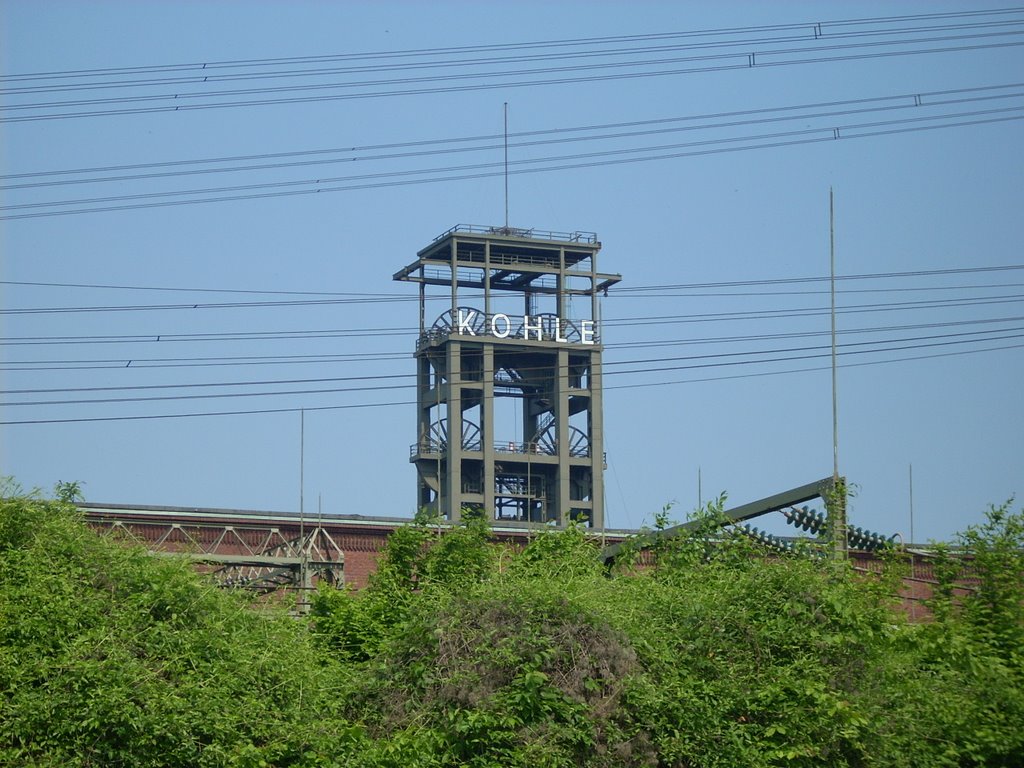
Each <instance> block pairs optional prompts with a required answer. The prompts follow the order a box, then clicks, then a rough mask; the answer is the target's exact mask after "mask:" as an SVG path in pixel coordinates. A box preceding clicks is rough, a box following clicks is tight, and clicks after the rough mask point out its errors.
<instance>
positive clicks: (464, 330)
mask: <svg viewBox="0 0 1024 768" xmlns="http://www.w3.org/2000/svg"><path fill="white" fill-rule="evenodd" d="M474 317H476V310H474V309H471V310H469V315H467V316H466V317H463V316H462V310H461V309H460V310H459V335H460V336H461V335H463V334H469V335H470V336H476V331H474V330H473V328H472V327H471V326H470V323H472V322H473V318H474Z"/></svg>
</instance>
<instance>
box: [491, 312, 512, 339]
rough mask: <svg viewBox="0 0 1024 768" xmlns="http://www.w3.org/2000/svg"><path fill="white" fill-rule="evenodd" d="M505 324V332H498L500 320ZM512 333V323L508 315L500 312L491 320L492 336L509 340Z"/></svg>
mask: <svg viewBox="0 0 1024 768" xmlns="http://www.w3.org/2000/svg"><path fill="white" fill-rule="evenodd" d="M499 319H500V320H501V321H502V322H503V323H505V328H504V329H503V330H500V331H499V330H498V320H499ZM510 333H512V321H511V320H509V319H508V315H506V314H503V313H502V312H499V313H498V314H496V315H494V316H493V317H492V318H491V335H492V336H497V337H498V338H499V339H507V338H508V335H509V334H510Z"/></svg>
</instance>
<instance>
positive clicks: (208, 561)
mask: <svg viewBox="0 0 1024 768" xmlns="http://www.w3.org/2000/svg"><path fill="white" fill-rule="evenodd" d="M89 523H90V525H92V526H93V527H94V528H97V529H99V530H104V531H106V532H108V533H109V534H110V535H111V536H114V537H117V538H121V539H125V540H128V541H132V542H134V543H138V544H139V545H141V546H144V547H146V548H147V549H148V550H150V551H151V552H153V553H155V554H158V555H168V556H170V555H173V556H176V557H185V558H187V559H189V560H192V561H194V562H196V563H199V564H201V565H202V566H204V567H205V568H206V569H208V572H209V574H210V576H211V577H212V578H213V580H214V581H215V582H216V583H218V584H219V585H221V586H224V587H234V588H241V589H247V590H251V591H253V592H255V593H257V594H268V593H270V592H274V591H276V590H279V589H290V590H297V591H298V592H299V599H298V601H297V602H298V604H299V607H300V608H301V607H303V606H305V604H306V600H305V596H304V595H305V592H306V591H308V590H310V589H312V587H313V585H314V583H315V582H316V581H318V580H320V579H324V580H327V581H328V582H330V583H332V584H341V583H342V582H343V580H344V564H345V555H344V552H343V551H342V548H341V546H339V544H338V543H337V542H336V541H335V539H334V538H333V536H332V534H331V532H330V531H329V530H327V529H326V528H324V527H322V526H320V525H316V524H314V525H311V526H308V527H307V526H306V525H305V523H304V521H295V522H294V523H292V524H289V525H280V524H275V522H273V521H262V520H257V519H249V520H232V521H225V522H219V521H214V520H195V521H191V520H177V521H176V520H173V519H168V518H167V517H164V518H162V519H161V518H157V517H154V516H152V515H146V516H141V515H140V516H135V517H132V516H116V517H115V516H102V515H100V516H97V515H89ZM296 527H297V528H298V529H299V530H298V535H294V534H295V528H296Z"/></svg>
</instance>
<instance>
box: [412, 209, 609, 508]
mask: <svg viewBox="0 0 1024 768" xmlns="http://www.w3.org/2000/svg"><path fill="white" fill-rule="evenodd" d="M600 249H601V243H600V242H598V240H597V236H596V235H595V234H594V233H591V232H540V231H536V230H524V229H513V228H509V227H479V226H467V225H459V226H456V227H453V228H452V229H450V230H448V231H447V232H445V233H443V234H441V235H440V236H439V237H437V238H435V239H434V241H433V242H432V243H430V245H428V246H427V247H425V248H423V249H422V250H421V251H420V252H419V253H418V254H417V259H416V261H414V262H412V263H411V264H409V265H408V266H406V267H404V268H403V269H401V270H399V271H398V272H397V273H395V275H394V279H395V280H398V281H402V282H411V283H416V284H418V285H419V331H420V333H419V338H418V340H417V342H416V352H415V358H416V369H417V384H416V388H417V416H416V434H417V437H416V442H415V443H414V444H413V445H412V447H411V449H410V455H409V460H410V461H411V462H412V463H413V464H415V465H416V470H417V490H416V506H417V508H418V509H427V510H432V511H435V512H437V513H439V514H441V515H442V516H443V517H444V518H446V519H447V520H450V521H453V522H454V521H457V520H459V518H460V516H461V514H462V513H463V511H474V512H477V511H479V512H483V513H484V514H486V515H487V516H488V518H489V519H490V521H491V522H492V523H497V524H501V525H523V526H529V525H536V524H554V525H557V526H563V525H566V524H567V523H568V522H570V521H577V522H579V523H582V524H585V525H587V526H590V527H593V528H603V527H604V508H603V498H604V434H603V426H602V396H601V379H602V371H601V353H602V346H601V328H600V307H599V303H598V295H599V294H600V293H602V292H606V291H607V289H608V288H609V287H610V286H612V285H614V284H615V283H617V282H619V280H621V277H620V276H619V275H617V274H607V273H602V272H599V271H598V268H597V254H598V251H599V250H600Z"/></svg>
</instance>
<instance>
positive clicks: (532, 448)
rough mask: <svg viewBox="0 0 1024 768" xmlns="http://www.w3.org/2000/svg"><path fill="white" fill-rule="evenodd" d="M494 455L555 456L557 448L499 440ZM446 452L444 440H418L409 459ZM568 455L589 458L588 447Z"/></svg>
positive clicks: (474, 445)
mask: <svg viewBox="0 0 1024 768" xmlns="http://www.w3.org/2000/svg"><path fill="white" fill-rule="evenodd" d="M493 448H494V452H495V453H505V454H520V455H524V456H525V455H527V454H529V455H531V456H555V455H556V454H557V446H555V445H543V444H541V443H537V442H519V441H516V440H500V441H496V442H495V443H494V444H493ZM447 450H448V443H447V441H444V440H420V441H419V442H416V443H413V444H412V445H410V446H409V458H410V459H414V458H416V457H417V456H421V455H423V454H430V455H438V454H443V453H444V452H445V451H447ZM462 450H464V451H474V452H479V451H481V450H483V446H482V445H481V443H480V442H479V441H473V442H471V443H467V444H466V445H463V446H462ZM569 455H570V456H572V457H573V458H578V459H586V458H590V446H589V445H580V446H576V447H572V448H570V449H569Z"/></svg>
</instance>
